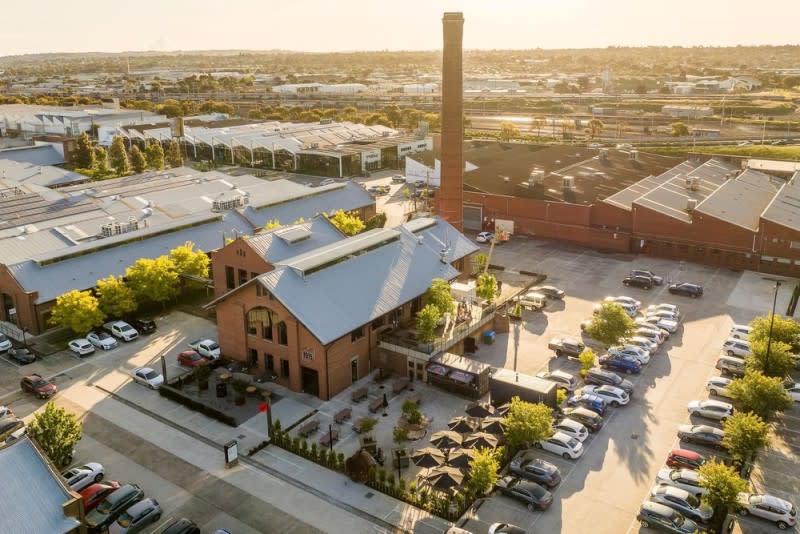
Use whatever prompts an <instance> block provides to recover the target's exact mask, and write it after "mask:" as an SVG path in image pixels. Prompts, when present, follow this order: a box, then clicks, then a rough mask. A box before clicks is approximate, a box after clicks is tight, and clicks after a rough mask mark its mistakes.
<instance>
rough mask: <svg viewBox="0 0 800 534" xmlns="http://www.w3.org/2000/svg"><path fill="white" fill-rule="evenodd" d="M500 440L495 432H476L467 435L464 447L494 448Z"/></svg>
mask: <svg viewBox="0 0 800 534" xmlns="http://www.w3.org/2000/svg"><path fill="white" fill-rule="evenodd" d="M499 441H500V440H499V439H498V438H497V436H495V435H494V434H488V433H486V432H476V433H474V434H471V435H469V436H467V438H466V439H465V440H464V447H466V448H467V449H483V448H489V449H494V448H496V447H497V444H498V443H499Z"/></svg>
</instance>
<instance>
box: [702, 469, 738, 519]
mask: <svg viewBox="0 0 800 534" xmlns="http://www.w3.org/2000/svg"><path fill="white" fill-rule="evenodd" d="M697 472H698V479H699V482H700V487H702V488H705V489H706V490H708V491H706V493H704V494H703V497H702V499H703V502H704V503H706V504H708V505H709V506H711V507H713V508H714V510H728V509H730V508H733V507H735V506H736V503H737V502H738V496H739V494H740V493H742V492H744V491H747V482H745V481H744V480H742V479H741V478H740V477H739V474H738V473H737V472H736V469H735V468H734V467H733V466H728V465H725V464H724V463H723V462H722V461H721V460H717V459H715V458H711V460H709V461H708V462H706V463H704V464H703V465H701V466H700V468H699V469H698V470H697Z"/></svg>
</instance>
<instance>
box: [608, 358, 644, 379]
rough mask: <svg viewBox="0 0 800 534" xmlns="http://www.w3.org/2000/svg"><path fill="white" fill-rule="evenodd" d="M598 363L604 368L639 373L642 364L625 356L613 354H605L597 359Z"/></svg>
mask: <svg viewBox="0 0 800 534" xmlns="http://www.w3.org/2000/svg"><path fill="white" fill-rule="evenodd" d="M597 363H598V365H600V367H602V368H604V369H613V370H615V371H622V372H623V373H627V374H637V375H638V374H639V373H641V372H642V364H641V363H639V361H638V360H635V359H632V358H628V357H625V356H621V355H620V356H614V355H611V354H606V355H605V356H601V357H600V358H598V359H597Z"/></svg>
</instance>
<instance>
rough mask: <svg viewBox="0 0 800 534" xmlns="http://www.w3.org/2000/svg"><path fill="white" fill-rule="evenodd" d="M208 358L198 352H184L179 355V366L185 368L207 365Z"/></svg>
mask: <svg viewBox="0 0 800 534" xmlns="http://www.w3.org/2000/svg"><path fill="white" fill-rule="evenodd" d="M207 364H208V358H206V357H204V356H200V355H199V354H198V353H197V351H194V350H184V351H182V352H181V353H180V354H178V365H183V366H184V367H197V366H198V365H207Z"/></svg>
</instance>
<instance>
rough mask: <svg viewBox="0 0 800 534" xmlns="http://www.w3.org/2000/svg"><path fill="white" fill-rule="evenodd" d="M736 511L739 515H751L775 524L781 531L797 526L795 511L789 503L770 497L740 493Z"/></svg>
mask: <svg viewBox="0 0 800 534" xmlns="http://www.w3.org/2000/svg"><path fill="white" fill-rule="evenodd" d="M738 501H739V504H738V508H737V511H738V512H739V514H740V515H748V514H750V515H752V516H755V517H760V518H762V519H767V520H769V521H772V522H773V523H775V526H777V527H778V528H779V529H781V530H786V529H787V528H789V527H793V526H795V525H796V524H797V509H796V508H795V506H794V505H793V504H792V503H790V502H789V501H786V500H783V499H780V498H778V497H773V496H772V495H756V494H753V493H740V494H739V497H738Z"/></svg>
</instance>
